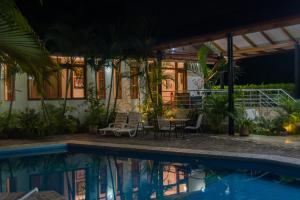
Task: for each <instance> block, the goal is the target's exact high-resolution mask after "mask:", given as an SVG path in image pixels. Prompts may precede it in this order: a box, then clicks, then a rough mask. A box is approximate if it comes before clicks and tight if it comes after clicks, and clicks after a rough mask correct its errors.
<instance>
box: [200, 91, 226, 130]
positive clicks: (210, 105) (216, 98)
mask: <svg viewBox="0 0 300 200" xmlns="http://www.w3.org/2000/svg"><path fill="white" fill-rule="evenodd" d="M227 102H228V100H227V95H223V94H213V95H209V96H206V97H205V98H204V99H203V111H204V114H205V116H206V119H207V122H208V124H209V125H210V127H211V129H212V130H214V131H217V132H218V133H220V132H222V127H223V124H222V123H223V122H224V119H225V118H226V117H227V116H228V106H227Z"/></svg>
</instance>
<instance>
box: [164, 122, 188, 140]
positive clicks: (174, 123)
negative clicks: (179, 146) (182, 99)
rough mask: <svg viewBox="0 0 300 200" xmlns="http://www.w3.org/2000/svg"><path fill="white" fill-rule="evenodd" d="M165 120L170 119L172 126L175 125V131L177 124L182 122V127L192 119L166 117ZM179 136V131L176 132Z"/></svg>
mask: <svg viewBox="0 0 300 200" xmlns="http://www.w3.org/2000/svg"><path fill="white" fill-rule="evenodd" d="M164 120H165V121H168V122H169V124H170V127H172V125H175V132H176V124H180V126H181V127H185V125H186V122H188V121H190V119H187V118H182V119H164ZM176 137H177V133H176ZM182 137H183V138H184V131H182Z"/></svg>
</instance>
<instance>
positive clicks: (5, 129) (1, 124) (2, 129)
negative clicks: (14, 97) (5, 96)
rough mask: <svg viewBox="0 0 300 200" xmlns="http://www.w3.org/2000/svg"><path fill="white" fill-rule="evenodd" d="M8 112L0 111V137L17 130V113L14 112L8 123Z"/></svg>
mask: <svg viewBox="0 0 300 200" xmlns="http://www.w3.org/2000/svg"><path fill="white" fill-rule="evenodd" d="M7 116H8V112H2V113H0V137H2V138H6V137H8V135H9V134H13V133H14V132H16V131H17V122H16V121H17V120H16V119H17V113H16V112H12V113H11V117H10V120H9V123H8V124H7Z"/></svg>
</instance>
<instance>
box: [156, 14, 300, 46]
mask: <svg viewBox="0 0 300 200" xmlns="http://www.w3.org/2000/svg"><path fill="white" fill-rule="evenodd" d="M295 24H300V15H294V16H291V17H285V18H279V19H274V20H270V21H265V22H260V23H253V24H248V25H244V26H240V27H237V28H230V29H227V30H222V31H219V32H215V33H206V34H202V35H199V36H194V37H188V38H183V39H179V40H174V41H170V42H166V43H162V44H158V45H156V47H155V48H154V49H156V50H162V49H169V48H174V47H180V46H185V45H191V44H195V43H204V42H208V41H214V40H218V39H222V38H226V33H229V32H232V33H233V35H234V36H235V35H244V34H247V33H253V32H259V31H265V30H269V29H274V28H280V27H284V26H291V25H295Z"/></svg>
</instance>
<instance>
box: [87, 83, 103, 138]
mask: <svg viewBox="0 0 300 200" xmlns="http://www.w3.org/2000/svg"><path fill="white" fill-rule="evenodd" d="M86 103H87V105H88V107H87V110H86V112H87V117H86V124H87V126H88V129H89V132H90V133H97V131H98V128H99V126H101V124H103V120H104V113H105V110H104V104H103V102H102V101H101V100H100V99H99V98H97V97H96V95H95V89H94V87H93V86H92V85H89V87H88V95H87V100H86Z"/></svg>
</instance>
